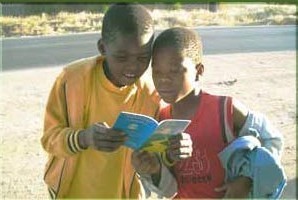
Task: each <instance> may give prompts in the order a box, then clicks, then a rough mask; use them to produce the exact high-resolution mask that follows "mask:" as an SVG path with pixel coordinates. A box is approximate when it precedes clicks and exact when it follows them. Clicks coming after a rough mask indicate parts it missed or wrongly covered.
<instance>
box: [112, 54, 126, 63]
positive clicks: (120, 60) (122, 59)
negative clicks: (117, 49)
mask: <svg viewBox="0 0 298 200" xmlns="http://www.w3.org/2000/svg"><path fill="white" fill-rule="evenodd" d="M114 58H115V60H116V61H119V62H124V61H126V60H127V57H126V56H120V55H119V56H114Z"/></svg>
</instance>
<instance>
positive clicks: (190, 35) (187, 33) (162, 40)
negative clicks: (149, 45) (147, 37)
mask: <svg viewBox="0 0 298 200" xmlns="http://www.w3.org/2000/svg"><path fill="white" fill-rule="evenodd" d="M162 47H174V48H176V49H177V50H179V51H182V54H183V56H187V57H189V58H191V59H193V61H194V62H196V63H197V64H199V63H201V62H202V54H203V52H202V51H203V45H202V41H201V37H200V36H199V35H198V33H197V32H195V31H193V30H190V29H187V28H182V27H175V28H170V29H167V30H165V31H163V32H161V33H160V34H159V35H158V36H157V38H156V39H155V41H154V44H153V51H154V50H156V49H158V48H162Z"/></svg>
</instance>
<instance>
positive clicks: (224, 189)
mask: <svg viewBox="0 0 298 200" xmlns="http://www.w3.org/2000/svg"><path fill="white" fill-rule="evenodd" d="M227 189H228V186H227V184H224V185H222V186H221V187H217V188H214V191H215V192H223V191H226V190H227Z"/></svg>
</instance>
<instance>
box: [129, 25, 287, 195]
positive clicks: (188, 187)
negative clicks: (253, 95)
mask: <svg viewBox="0 0 298 200" xmlns="http://www.w3.org/2000/svg"><path fill="white" fill-rule="evenodd" d="M203 72H204V66H203V64H202V43H201V39H200V38H199V36H198V35H197V33H196V32H194V31H191V30H189V29H186V28H171V29H168V30H166V31H164V32H162V33H161V34H160V35H159V36H158V37H157V38H156V40H155V42H154V45H153V55H152V76H153V81H154V85H155V87H156V89H157V91H158V93H159V95H160V96H161V98H162V99H163V100H164V101H165V102H166V103H168V104H169V106H167V107H165V108H164V109H162V110H161V113H160V120H163V119H168V118H176V119H190V120H191V124H190V125H189V126H188V128H187V129H186V131H185V132H187V133H189V134H190V136H191V140H192V149H193V151H192V156H191V157H190V158H188V159H183V160H182V158H186V157H187V156H184V157H183V156H182V155H183V152H182V151H181V149H182V148H181V147H184V149H187V150H189V149H190V148H187V145H190V144H191V143H183V142H181V141H183V140H180V142H179V139H177V138H175V139H173V141H172V142H171V143H170V147H169V149H168V150H167V151H166V153H164V154H162V156H161V158H162V159H161V160H162V162H163V163H164V164H165V165H166V166H167V167H169V168H170V169H171V172H172V173H173V175H174V177H175V178H176V181H177V194H176V196H175V198H223V197H225V198H245V197H248V195H249V192H250V190H251V187H252V179H251V177H248V176H245V175H243V174H242V175H239V176H238V177H237V178H235V179H233V180H232V181H229V182H225V169H224V168H223V166H222V165H221V162H220V159H219V157H218V154H219V153H220V152H221V151H222V150H223V149H224V148H225V147H226V146H227V145H228V142H229V141H231V138H234V137H238V136H239V135H240V134H242V135H245V134H246V133H243V132H247V131H248V130H247V128H246V127H247V126H248V125H247V124H248V123H250V124H251V126H253V125H252V123H251V122H250V121H249V119H250V118H251V117H250V116H253V114H252V113H250V111H249V110H248V109H247V108H246V107H245V106H244V105H242V104H241V103H240V102H238V101H236V100H235V99H233V100H232V98H231V97H225V96H216V95H211V94H208V93H207V92H205V91H203V90H201V88H200V85H199V84H198V81H199V77H200V76H201V75H202V74H203ZM223 114H224V116H223ZM253 119H255V118H253ZM261 128H262V127H261ZM261 128H260V129H261ZM263 128H264V127H263ZM265 128H266V127H265ZM223 129H225V130H226V132H228V133H224V134H223ZM180 139H181V138H180ZM262 139H263V141H262V144H264V146H265V147H266V146H267V147H268V149H269V151H271V152H272V153H275V154H276V155H277V157H279V156H280V151H281V147H282V137H281V135H279V134H276V135H275V136H274V137H273V136H272V137H271V135H269V136H268V137H267V138H261V140H262ZM269 141H270V142H269ZM177 147H179V148H177ZM140 157H141V156H140ZM140 157H137V156H135V157H134V158H133V162H134V163H138V165H137V164H134V166H135V168H136V170H137V171H138V169H141V168H142V164H143V165H144V163H140V162H137V161H136V160H137V159H141V158H140ZM150 164H151V167H152V166H154V162H151V163H150ZM155 164H156V165H155V166H159V163H158V162H155ZM147 168H148V167H147ZM151 169H152V168H151ZM154 169H156V171H152V170H151V171H148V172H149V173H151V174H158V173H159V171H158V170H160V167H155V168H154Z"/></svg>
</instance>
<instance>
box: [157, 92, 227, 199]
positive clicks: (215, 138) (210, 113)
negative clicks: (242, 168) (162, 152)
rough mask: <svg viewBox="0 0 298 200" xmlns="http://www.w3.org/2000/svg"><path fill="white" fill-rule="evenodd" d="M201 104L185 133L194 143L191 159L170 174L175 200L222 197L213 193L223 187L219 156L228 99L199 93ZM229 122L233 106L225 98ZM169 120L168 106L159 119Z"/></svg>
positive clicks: (217, 193)
mask: <svg viewBox="0 0 298 200" xmlns="http://www.w3.org/2000/svg"><path fill="white" fill-rule="evenodd" d="M200 95H201V97H200V103H199V105H198V108H197V111H196V113H195V115H194V117H193V118H192V121H191V123H190V125H189V126H188V128H187V129H186V130H185V132H186V133H188V134H190V136H191V139H192V141H193V154H192V157H191V158H188V159H185V160H183V161H180V162H178V163H177V164H176V165H175V166H174V167H173V172H174V174H175V176H176V179H177V182H178V193H177V196H176V197H175V198H221V197H223V195H224V193H222V192H221V193H219V192H215V191H214V188H216V187H219V186H222V184H223V183H224V176H225V172H224V169H223V168H222V166H221V164H220V160H219V158H218V156H217V155H218V153H219V152H220V151H222V150H223V148H224V147H225V146H226V145H227V142H226V138H225V135H224V133H223V131H222V130H223V127H224V122H223V115H222V114H223V113H224V112H223V110H222V107H223V106H221V105H223V104H222V103H221V102H222V101H225V99H227V98H226V97H223V96H214V95H210V94H207V93H205V92H201V94H200ZM228 99H229V101H228V105H227V106H228V107H229V108H230V109H229V114H228V115H227V117H228V123H229V126H230V127H232V126H231V122H232V103H231V98H228ZM169 118H172V117H171V108H170V106H168V107H166V108H164V109H163V110H161V114H160V119H161V120H162V119H169Z"/></svg>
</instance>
